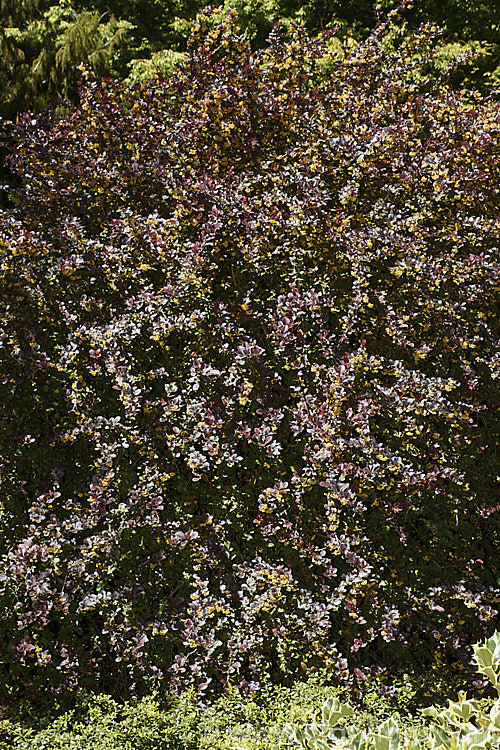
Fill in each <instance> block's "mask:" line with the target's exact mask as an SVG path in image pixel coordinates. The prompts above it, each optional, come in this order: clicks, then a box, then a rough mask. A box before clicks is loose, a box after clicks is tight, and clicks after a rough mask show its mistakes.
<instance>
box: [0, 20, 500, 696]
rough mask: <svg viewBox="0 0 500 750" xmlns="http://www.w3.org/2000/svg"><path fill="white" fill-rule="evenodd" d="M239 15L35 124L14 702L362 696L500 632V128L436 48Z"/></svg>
mask: <svg viewBox="0 0 500 750" xmlns="http://www.w3.org/2000/svg"><path fill="white" fill-rule="evenodd" d="M232 23H233V21H232V20H231V17H230V18H229V21H228V22H227V23H224V24H222V25H221V26H219V27H217V28H216V29H215V30H212V31H207V30H206V25H207V22H206V18H205V17H204V16H203V15H201V16H200V17H199V19H198V24H197V27H196V29H195V31H194V35H193V38H192V40H191V42H190V51H189V55H188V58H187V59H186V61H185V63H183V64H182V65H181V66H180V67H179V68H178V69H177V70H176V72H175V75H173V76H172V78H171V79H170V80H159V81H157V82H156V83H154V84H151V85H150V86H148V87H137V88H135V89H133V90H130V89H128V88H126V87H125V86H124V85H123V84H119V83H113V82H110V81H105V82H103V83H102V84H98V83H97V82H95V81H93V80H92V79H91V78H89V79H88V80H87V81H86V83H85V84H84V86H83V88H82V91H81V104H80V105H79V107H71V106H69V105H68V108H67V112H66V113H62V114H61V113H60V114H55V113H50V112H46V113H44V114H42V115H40V116H37V117H34V118H32V116H25V117H24V118H23V119H22V120H21V123H20V124H19V126H18V127H17V128H16V130H15V132H14V140H15V143H14V147H13V149H12V153H11V156H10V159H9V164H10V167H11V169H12V170H14V171H15V172H16V173H17V174H18V175H19V177H20V178H21V179H22V187H21V188H20V189H19V190H18V191H17V193H16V195H15V206H14V207H13V208H12V209H11V210H9V211H3V212H2V213H1V214H0V247H1V255H0V263H1V266H0V269H1V270H0V274H1V281H2V285H3V289H4V292H3V295H2V298H1V302H0V304H1V312H0V320H1V325H2V332H1V338H0V341H1V344H2V348H1V380H0V388H1V393H0V404H1V411H0V420H1V437H0V441H1V449H0V455H1V456H2V459H1V461H2V492H3V495H2V502H3V505H2V514H1V518H0V522H1V526H2V532H3V533H2V541H1V572H0V575H1V597H2V605H3V606H2V610H1V611H2V615H1V620H0V637H1V639H2V652H3V653H4V654H5V655H6V658H5V659H4V662H3V670H4V673H5V674H4V679H5V682H6V683H7V684H11V685H12V684H13V683H14V681H15V682H16V684H17V685H18V686H19V685H24V686H25V688H26V689H28V687H29V686H30V685H33V686H34V687H35V688H36V689H40V688H41V687H43V686H51V687H57V686H60V687H61V688H62V687H68V686H69V687H71V686H76V685H84V686H87V687H92V686H99V687H100V688H103V689H106V690H108V691H110V692H112V693H113V694H117V693H124V694H126V693H127V691H130V690H132V691H136V692H140V691H141V690H142V689H143V685H144V683H145V682H148V681H152V682H153V683H155V684H157V683H158V684H162V685H164V686H165V685H166V686H168V687H169V689H170V690H172V691H176V690H179V689H181V688H183V687H185V686H187V685H196V686H197V688H198V689H199V690H200V691H201V692H202V693H203V691H204V690H206V689H208V690H213V689H214V690H217V689H218V687H220V685H221V684H222V685H225V684H226V683H227V682H230V683H236V684H239V685H240V686H242V688H245V687H246V688H247V689H248V690H255V689H257V688H258V686H259V684H260V682H261V678H262V676H263V674H265V673H268V674H270V675H271V676H272V677H273V678H275V679H286V678H287V676H290V675H296V674H298V673H303V674H307V673H308V672H309V671H310V670H312V669H316V668H318V667H320V666H323V665H326V666H327V667H329V668H332V669H333V670H334V671H335V672H336V675H337V679H338V681H339V682H340V683H342V682H343V681H344V682H345V681H349V680H351V679H352V675H353V670H354V674H356V675H357V678H358V679H360V680H363V679H364V678H366V677H367V676H368V675H369V674H374V673H377V672H380V671H382V670H383V668H384V667H391V668H393V669H395V668H397V667H398V665H400V664H402V663H403V661H404V659H408V658H409V655H412V658H413V665H414V666H415V667H416V668H417V669H418V668H424V667H425V666H426V665H427V663H428V662H429V660H430V659H431V657H432V654H433V653H434V652H435V651H436V653H437V656H438V659H440V660H441V662H443V664H446V662H447V661H450V662H452V663H454V664H456V663H460V662H461V661H463V662H467V659H468V655H467V648H466V647H467V645H468V644H470V643H471V642H472V641H473V640H474V639H476V637H477V636H478V634H480V633H487V632H488V631H490V630H491V629H492V622H493V619H494V617H495V615H496V614H497V611H496V610H497V607H498V601H499V592H500V589H499V585H498V581H497V578H496V576H497V574H498V562H499V553H498V549H499V542H500V539H499V533H498V530H499V523H498V520H499V513H498V511H499V509H500V505H499V504H498V484H497V479H498V477H497V474H498V455H497V453H496V450H497V448H496V445H495V437H494V436H495V432H496V428H497V427H498V412H497V408H498V405H499V398H498V384H497V380H496V378H497V376H498V372H499V363H500V359H499V353H498V317H497V313H498V307H497V299H498V297H497V294H498V286H499V276H498V269H499V265H498V212H497V208H498V184H497V182H496V179H495V178H496V174H497V171H496V170H497V169H498V161H497V153H498V152H497V148H498V107H497V106H496V105H495V104H493V103H492V102H491V101H490V100H483V99H481V98H480V97H479V95H472V94H466V93H461V92H453V91H451V90H450V89H449V88H448V87H447V85H446V83H445V81H444V79H443V80H440V81H437V82H436V83H434V84H432V86H431V84H430V83H428V82H427V81H426V80H425V78H424V79H423V78H422V76H421V75H420V74H419V71H420V70H421V68H422V66H425V65H427V63H428V62H429V59H430V58H431V57H432V54H433V52H432V49H433V40H434V31H433V30H432V29H430V28H422V29H421V30H420V31H419V32H418V33H417V34H416V35H415V36H414V37H412V38H411V39H406V40H404V41H403V42H402V43H401V45H400V47H399V48H398V49H397V50H396V51H393V52H387V51H386V45H385V43H384V39H385V36H386V34H388V33H391V29H390V25H389V28H388V27H386V26H384V25H381V26H379V27H378V28H377V29H376V31H375V32H374V33H373V34H372V35H371V37H370V38H369V39H368V40H367V41H366V42H365V43H363V44H361V45H360V46H359V47H357V48H356V49H355V50H353V52H352V53H351V54H350V56H347V57H346V59H345V60H343V61H342V62H341V61H340V60H339V59H337V58H336V57H335V55H334V53H333V52H327V50H326V49H324V48H323V47H321V45H320V44H319V43H317V42H313V41H311V40H309V39H308V38H306V37H305V35H304V34H303V32H302V31H301V30H300V29H298V28H297V29H294V30H293V31H292V35H291V37H290V38H288V39H287V40H286V39H285V38H284V37H283V36H282V34H281V32H280V29H279V28H276V29H275V30H274V31H273V33H272V35H271V36H270V38H269V44H268V46H267V48H266V49H264V50H263V51H261V52H258V53H255V54H254V53H252V52H251V50H250V48H249V46H248V44H247V43H246V42H245V41H244V40H243V39H242V38H240V37H238V36H237V35H236V34H235V32H234V28H232V26H231V24H232ZM406 666H407V668H409V665H408V663H407V665H406Z"/></svg>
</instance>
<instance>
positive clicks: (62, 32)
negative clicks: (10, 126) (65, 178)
mask: <svg viewBox="0 0 500 750" xmlns="http://www.w3.org/2000/svg"><path fill="white" fill-rule="evenodd" d="M0 23H1V25H0V90H1V91H2V92H3V93H2V97H1V100H0V115H1V116H2V117H4V118H15V117H16V115H17V114H18V113H19V112H22V111H24V110H26V109H28V108H34V109H37V110H39V109H41V108H42V107H44V106H46V105H48V104H50V103H53V102H54V101H55V100H56V98H57V97H58V96H64V97H74V96H75V94H76V84H77V80H78V78H79V76H80V74H79V71H78V65H79V64H81V63H87V64H88V65H90V66H91V67H92V68H93V69H94V70H95V71H96V73H103V72H105V71H106V70H109V62H110V60H111V58H112V57H113V54H114V53H115V51H116V49H117V48H118V47H119V46H120V44H122V42H123V38H124V34H125V32H126V30H127V29H129V28H130V24H128V23H127V22H124V21H118V20H117V19H116V18H115V17H114V16H113V15H111V14H110V13H109V12H105V13H100V12H99V11H98V10H96V9H93V10H85V9H83V8H78V7H77V6H75V4H73V3H72V2H71V0H62V1H61V2H58V3H54V2H52V0H21V2H17V0H3V1H2V5H1V6H0Z"/></svg>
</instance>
